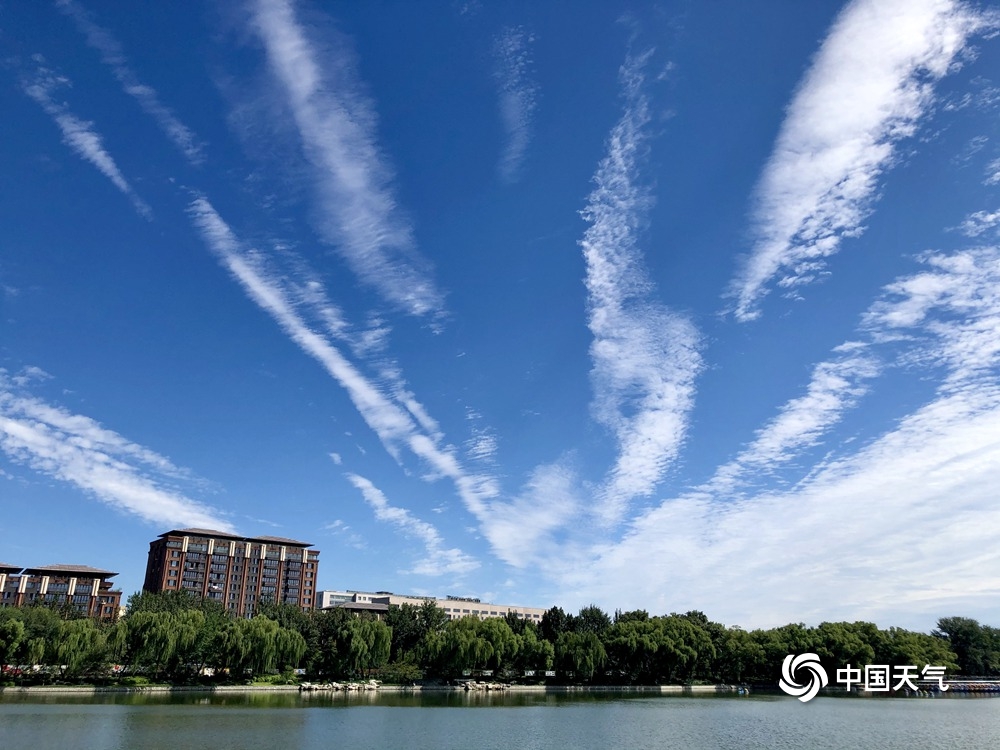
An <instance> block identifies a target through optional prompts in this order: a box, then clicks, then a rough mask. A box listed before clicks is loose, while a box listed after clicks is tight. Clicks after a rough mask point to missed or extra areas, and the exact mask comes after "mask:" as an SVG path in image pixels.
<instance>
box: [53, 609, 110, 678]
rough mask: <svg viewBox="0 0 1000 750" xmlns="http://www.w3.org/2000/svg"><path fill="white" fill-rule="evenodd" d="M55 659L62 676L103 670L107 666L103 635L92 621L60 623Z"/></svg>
mask: <svg viewBox="0 0 1000 750" xmlns="http://www.w3.org/2000/svg"><path fill="white" fill-rule="evenodd" d="M55 650H56V658H57V659H58V663H59V665H60V668H61V670H62V673H63V675H64V676H67V677H69V676H74V677H75V676H77V675H80V674H82V673H84V672H89V671H93V670H97V669H103V668H104V667H106V665H107V649H106V648H105V638H104V633H103V632H102V631H101V629H100V628H99V627H98V626H97V624H96V623H95V622H94V621H93V620H89V619H80V620H66V621H65V622H63V623H62V628H61V633H60V635H59V641H58V643H57V644H55Z"/></svg>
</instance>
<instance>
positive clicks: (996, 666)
mask: <svg viewBox="0 0 1000 750" xmlns="http://www.w3.org/2000/svg"><path fill="white" fill-rule="evenodd" d="M933 635H935V636H938V637H940V638H947V640H948V643H949V644H950V645H951V650H952V651H954V652H955V654H956V656H957V657H958V667H959V670H960V671H961V673H962V674H965V675H970V676H971V675H976V676H983V677H986V676H993V675H996V674H1000V631H997V630H996V629H994V628H991V627H988V626H984V625H980V624H979V622H977V621H976V620H973V619H971V618H968V617H942V618H941V619H940V620H938V625H937V629H936V630H935V631H934V632H933Z"/></svg>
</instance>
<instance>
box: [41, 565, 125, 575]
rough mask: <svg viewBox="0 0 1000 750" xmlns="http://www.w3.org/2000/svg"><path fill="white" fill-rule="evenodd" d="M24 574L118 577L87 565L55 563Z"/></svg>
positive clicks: (113, 573) (108, 571)
mask: <svg viewBox="0 0 1000 750" xmlns="http://www.w3.org/2000/svg"><path fill="white" fill-rule="evenodd" d="M24 573H26V574H27V575H35V574H41V575H45V574H46V573H49V574H51V573H83V574H84V575H88V576H91V577H96V578H111V577H112V576H116V575H118V574H117V573H115V572H114V571H111V570H102V569H101V568H92V567H90V566H89V565H67V564H66V563H56V564H55V565H39V566H35V567H30V568H25V569H24Z"/></svg>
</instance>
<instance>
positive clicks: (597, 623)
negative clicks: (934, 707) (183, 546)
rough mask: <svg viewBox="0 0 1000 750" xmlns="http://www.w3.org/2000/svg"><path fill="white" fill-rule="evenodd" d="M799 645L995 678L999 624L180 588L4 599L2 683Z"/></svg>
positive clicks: (331, 674)
mask: <svg viewBox="0 0 1000 750" xmlns="http://www.w3.org/2000/svg"><path fill="white" fill-rule="evenodd" d="M804 652H813V653H816V654H817V655H818V656H819V657H820V659H821V661H822V662H823V664H824V666H825V667H826V669H827V672H828V674H835V673H836V670H837V669H839V668H841V667H844V666H847V665H848V664H851V665H854V666H858V665H864V664H889V665H893V666H904V665H915V666H917V667H922V666H923V665H925V664H931V665H935V666H944V667H946V668H947V670H948V673H949V674H952V675H954V674H961V675H969V676H980V677H1000V630H998V629H996V628H993V627H990V626H986V625H981V624H980V623H978V622H977V621H976V620H972V619H969V618H964V617H946V618H942V619H941V620H939V621H938V627H937V628H936V629H935V630H934V631H932V632H931V633H929V634H926V633H918V632H914V631H909V630H904V629H901V628H888V629H885V630H883V629H880V628H878V627H877V626H875V625H874V624H872V623H867V622H853V623H851V622H833V623H831V622H824V623H822V624H820V625H819V626H816V627H807V626H805V625H802V624H789V625H784V626H782V627H778V628H771V629H760V630H752V631H747V630H743V629H742V628H739V627H734V626H729V627H727V626H725V625H723V624H721V623H717V622H713V621H711V620H709V619H708V617H706V616H705V615H704V614H703V613H701V612H698V611H692V612H687V613H685V614H676V613H672V614H669V615H661V616H651V615H649V614H648V613H647V612H646V611H644V610H635V611H630V612H621V611H616V612H615V613H614V614H613V615H608V614H607V613H606V612H604V611H603V610H601V609H600V608H599V607H597V606H593V605H592V606H589V607H584V608H583V609H581V610H580V611H579V612H578V613H577V614H575V615H574V614H568V613H566V612H564V611H563V610H562V609H561V608H560V607H553V608H552V609H550V610H548V611H547V612H546V613H545V614H544V616H543V617H542V618H541V621H540V622H539V623H537V624H536V623H535V622H532V621H530V620H525V619H521V618H519V617H517V616H516V615H513V614H509V615H507V616H506V617H500V618H489V619H485V620H479V619H478V618H476V617H466V618H462V619H458V620H450V619H449V617H448V615H447V614H446V613H445V612H444V611H443V610H442V609H441V608H439V607H437V606H436V605H435V604H434V603H433V602H426V603H424V604H423V605H421V606H412V605H408V604H404V605H402V606H398V607H397V606H391V607H390V608H389V611H388V612H387V613H386V614H385V616H384V618H383V619H381V620H379V619H375V618H374V617H372V616H370V615H364V614H363V615H362V616H360V617H359V616H355V615H354V614H353V613H351V612H349V611H348V610H345V609H339V608H335V609H329V610H324V611H313V612H308V613H306V612H302V611H301V610H299V609H298V608H296V607H292V606H288V605H277V604H271V603H264V604H262V605H261V606H260V607H259V611H258V613H257V615H256V616H255V617H253V618H251V619H243V618H236V617H233V616H231V615H230V614H229V613H228V612H227V611H226V610H225V609H224V608H223V607H222V606H221V605H219V603H217V602H214V601H211V600H200V599H197V598H195V597H192V596H191V595H189V594H186V593H184V592H180V593H166V594H151V593H148V592H142V593H138V594H134V595H133V596H132V597H130V599H129V601H128V607H127V610H126V614H125V616H124V617H122V618H121V619H119V620H118V621H117V622H115V623H100V622H97V621H95V620H91V619H86V618H81V617H79V616H77V615H75V613H74V612H73V611H72V610H71V609H62V610H60V609H53V608H48V607H45V606H30V607H23V608H4V609H0V665H8V666H6V667H5V668H4V676H3V678H2V679H3V680H4V681H6V682H18V681H20V682H31V681H45V680H48V681H52V680H56V679H60V680H74V679H76V680H79V679H83V678H87V679H89V680H94V679H102V680H114V679H118V680H120V681H125V683H126V684H128V681H129V680H131V681H133V682H134V681H136V680H143V681H145V680H150V681H163V682H170V683H185V682H197V681H205V680H217V681H245V680H247V679H251V678H261V677H265V676H268V675H277V674H279V673H283V674H282V679H287V680H291V679H292V678H293V670H296V669H298V670H304V672H305V674H307V675H308V676H309V677H310V678H312V679H320V680H326V679H329V680H334V679H336V680H341V679H356V678H378V679H382V680H385V681H387V682H399V683H408V682H411V681H416V680H422V679H445V680H447V679H455V678H461V677H468V676H475V677H478V676H484V675H489V676H491V677H492V678H493V679H505V680H519V681H528V682H532V681H534V682H541V681H543V680H547V681H550V682H552V681H555V682H573V683H582V684H586V683H600V684H623V685H626V684H665V683H680V684H684V683H698V682H707V683H730V684H732V683H772V684H773V683H774V682H776V681H777V678H778V676H779V674H780V670H781V663H782V661H783V660H784V658H785V656H787V655H788V654H798V653H804ZM29 665H31V666H29ZM34 665H41V668H38V667H35V666H34ZM206 675H209V676H206Z"/></svg>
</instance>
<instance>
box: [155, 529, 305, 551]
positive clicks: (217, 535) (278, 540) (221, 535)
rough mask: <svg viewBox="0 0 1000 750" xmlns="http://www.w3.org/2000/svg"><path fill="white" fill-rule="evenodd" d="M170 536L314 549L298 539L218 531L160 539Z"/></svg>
mask: <svg viewBox="0 0 1000 750" xmlns="http://www.w3.org/2000/svg"><path fill="white" fill-rule="evenodd" d="M168 536H203V537H210V538H213V539H228V540H230V541H233V542H263V543H264V544H281V545H292V546H295V547H312V546H313V544H312V542H300V541H299V540H298V539H289V538H287V537H283V536H243V535H242V534H230V533H229V532H228V531H218V530H216V529H171V530H170V531H166V532H164V533H162V534H160V535H159V538H160V539H165V538H166V537H168Z"/></svg>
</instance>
